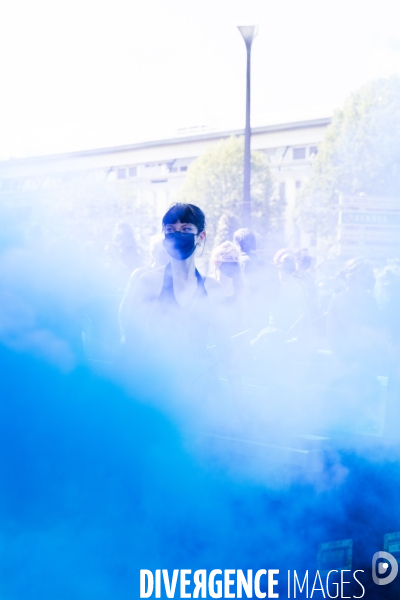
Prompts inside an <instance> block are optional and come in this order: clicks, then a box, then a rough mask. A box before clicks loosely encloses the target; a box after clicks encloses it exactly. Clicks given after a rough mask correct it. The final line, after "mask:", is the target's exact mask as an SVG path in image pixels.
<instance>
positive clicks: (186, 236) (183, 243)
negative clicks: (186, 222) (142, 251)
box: [163, 231, 196, 260]
mask: <svg viewBox="0 0 400 600" xmlns="http://www.w3.org/2000/svg"><path fill="white" fill-rule="evenodd" d="M194 238H195V234H194V233H182V232H180V231H175V232H174V233H166V234H165V237H164V242H163V243H164V248H165V249H166V251H167V252H168V254H169V255H170V256H172V258H176V259H177V260H186V259H187V258H189V256H192V254H193V252H194V251H195V249H196V244H195V241H194Z"/></svg>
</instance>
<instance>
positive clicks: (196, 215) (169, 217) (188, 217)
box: [162, 202, 206, 233]
mask: <svg viewBox="0 0 400 600" xmlns="http://www.w3.org/2000/svg"><path fill="white" fill-rule="evenodd" d="M178 221H180V222H181V223H191V224H192V225H196V227H197V231H198V232H199V233H201V232H202V231H204V229H205V228H206V216H205V214H204V213H203V211H202V210H201V208H199V207H198V206H195V205H194V204H181V203H180V202H176V203H175V204H173V205H172V206H171V207H170V208H169V209H168V210H167V212H166V213H165V215H164V216H163V220H162V226H163V228H164V227H165V226H166V225H174V224H175V223H177V222H178Z"/></svg>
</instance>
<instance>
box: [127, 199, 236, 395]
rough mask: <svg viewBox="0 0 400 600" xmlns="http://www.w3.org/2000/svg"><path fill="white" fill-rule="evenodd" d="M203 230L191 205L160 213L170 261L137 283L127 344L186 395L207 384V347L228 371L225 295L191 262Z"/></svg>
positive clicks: (199, 213) (202, 222)
mask: <svg viewBox="0 0 400 600" xmlns="http://www.w3.org/2000/svg"><path fill="white" fill-rule="evenodd" d="M205 226H206V223H205V215H204V213H203V211H202V210H201V209H200V208H198V207H197V206H194V205H192V204H182V203H176V204H174V205H172V206H171V208H170V209H169V210H168V211H167V213H166V214H165V215H164V217H163V219H162V232H163V244H164V248H165V250H166V252H167V254H168V256H169V262H168V263H167V265H166V266H165V267H161V268H159V269H155V270H152V271H149V272H147V273H143V274H142V275H141V276H140V277H139V278H138V279H137V281H136V284H135V289H134V294H133V300H134V304H135V335H134V338H133V339H132V338H131V340H127V343H128V346H129V344H130V347H131V348H132V343H133V346H134V348H132V352H134V351H135V350H136V356H137V353H139V354H140V355H141V356H139V357H138V360H140V359H141V358H143V356H147V357H148V358H150V362H153V363H154V362H155V363H157V364H159V365H163V366H164V367H165V368H166V369H167V370H168V372H169V373H170V374H172V376H173V377H174V378H176V379H177V380H179V382H180V383H182V385H183V386H184V387H185V386H186V389H188V386H190V388H191V392H190V393H191V395H193V394H195V393H196V394H197V393H198V390H199V386H200V387H202V386H203V387H204V382H205V381H210V377H209V374H210V372H211V371H212V368H211V365H210V362H209V357H208V353H207V347H208V346H209V345H210V343H211V344H213V343H214V344H216V346H217V348H218V349H219V355H220V356H222V357H223V359H224V361H225V363H226V365H227V369H228V370H229V369H230V365H229V356H230V350H229V338H228V332H227V328H226V310H225V296H224V292H223V289H222V286H221V284H220V283H219V282H218V281H216V280H215V279H213V278H210V277H204V276H202V275H201V274H200V273H199V271H198V270H197V268H196V264H195V258H196V255H198V254H201V253H202V251H203V249H204V244H205V241H206V231H205ZM210 339H211V340H212V342H210ZM146 364H149V360H148V359H146Z"/></svg>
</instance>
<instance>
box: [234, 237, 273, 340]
mask: <svg viewBox="0 0 400 600" xmlns="http://www.w3.org/2000/svg"><path fill="white" fill-rule="evenodd" d="M233 241H234V243H235V245H236V246H237V248H238V250H239V253H240V254H239V264H240V267H241V269H242V273H243V278H244V283H245V291H246V305H247V310H248V325H249V327H251V328H252V329H253V330H254V332H257V331H258V330H259V329H261V328H262V327H265V326H266V325H267V324H268V321H269V314H270V310H271V305H272V302H273V300H274V298H275V296H276V291H277V283H278V281H277V277H276V273H275V270H274V269H273V268H271V266H270V265H268V264H266V263H265V262H264V261H263V260H262V259H261V258H260V257H259V256H258V254H257V253H256V249H257V244H256V236H255V234H254V233H253V232H252V231H251V230H250V229H247V228H243V229H238V230H237V231H235V233H234V235H233Z"/></svg>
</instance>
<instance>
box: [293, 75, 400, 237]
mask: <svg viewBox="0 0 400 600" xmlns="http://www.w3.org/2000/svg"><path fill="white" fill-rule="evenodd" d="M399 140H400V77H398V76H393V77H390V78H388V79H377V80H375V81H372V82H371V83H369V84H367V85H365V86H364V87H362V88H361V89H360V90H359V91H358V92H356V93H354V94H353V95H352V96H350V98H349V99H348V100H347V101H346V103H345V104H344V107H343V108H342V109H341V110H338V111H336V112H335V114H334V116H333V119H332V123H331V125H330V126H329V127H328V128H327V131H326V135H325V137H324V140H323V142H322V143H321V145H320V147H319V151H318V155H317V156H316V158H315V161H314V164H313V174H312V177H311V179H310V182H309V183H308V184H307V185H306V186H304V188H303V192H302V194H301V197H300V201H299V206H298V217H299V224H300V226H301V228H302V229H304V230H305V231H308V232H310V233H315V234H317V235H320V236H328V237H329V236H331V235H333V233H334V232H335V228H336V224H337V213H338V201H339V195H340V194H344V195H351V196H355V195H359V194H365V195H368V196H377V197H379V196H380V197H398V198H399V205H400V144H399Z"/></svg>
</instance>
